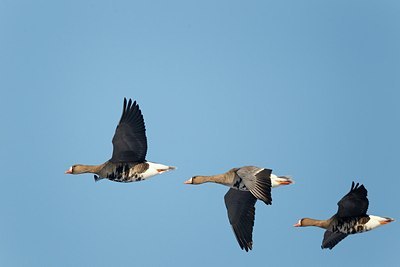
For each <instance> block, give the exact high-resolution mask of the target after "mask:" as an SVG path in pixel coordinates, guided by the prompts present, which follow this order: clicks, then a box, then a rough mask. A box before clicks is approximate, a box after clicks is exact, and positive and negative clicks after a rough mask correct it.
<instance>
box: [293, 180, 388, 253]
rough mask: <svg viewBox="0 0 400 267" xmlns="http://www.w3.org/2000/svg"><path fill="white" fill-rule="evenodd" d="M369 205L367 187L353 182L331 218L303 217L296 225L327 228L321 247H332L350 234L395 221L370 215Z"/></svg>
mask: <svg viewBox="0 0 400 267" xmlns="http://www.w3.org/2000/svg"><path fill="white" fill-rule="evenodd" d="M368 205H369V201H368V198H367V189H366V188H365V187H364V185H361V186H359V184H358V183H357V184H356V185H355V184H354V182H353V183H352V186H351V189H350V192H349V193H347V194H346V195H345V196H344V197H343V198H342V199H341V200H340V201H339V202H338V206H339V208H338V212H337V213H336V214H335V215H333V216H332V217H331V218H330V219H328V220H316V219H311V218H303V219H301V220H299V221H298V223H297V224H295V225H294V226H295V227H305V226H317V227H320V228H323V229H326V231H325V234H324V238H323V241H322V246H321V247H322V248H323V249H324V248H329V249H332V248H333V247H335V246H336V245H337V244H338V243H339V242H340V241H341V240H343V239H344V238H346V237H347V236H348V235H351V234H358V233H363V232H367V231H370V230H373V229H375V228H377V227H379V226H381V225H384V224H388V223H390V222H392V221H394V219H392V218H389V217H380V216H375V215H368V214H367V210H368Z"/></svg>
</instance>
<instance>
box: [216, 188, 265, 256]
mask: <svg viewBox="0 0 400 267" xmlns="http://www.w3.org/2000/svg"><path fill="white" fill-rule="evenodd" d="M224 200H225V206H226V209H227V210H228V218H229V223H230V224H231V226H232V229H233V232H234V233H235V236H236V240H237V241H238V243H239V246H240V248H241V249H244V250H246V251H249V249H250V250H251V249H252V248H253V226H254V219H255V207H254V206H255V204H256V201H257V199H256V198H255V197H254V196H253V195H252V194H251V193H250V192H249V191H239V190H236V189H233V188H231V189H229V191H228V193H226V194H225V197H224Z"/></svg>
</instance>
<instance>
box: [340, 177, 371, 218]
mask: <svg viewBox="0 0 400 267" xmlns="http://www.w3.org/2000/svg"><path fill="white" fill-rule="evenodd" d="M367 193H368V191H367V189H365V187H364V185H361V186H359V183H357V184H354V182H353V183H352V184H351V189H350V192H349V193H347V195H345V196H344V197H343V198H342V199H341V200H340V201H339V202H338V206H339V208H338V212H337V216H338V217H339V218H343V217H359V216H366V215H367V210H368V204H369V201H368V198H367Z"/></svg>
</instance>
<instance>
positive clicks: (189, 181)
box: [183, 178, 193, 184]
mask: <svg viewBox="0 0 400 267" xmlns="http://www.w3.org/2000/svg"><path fill="white" fill-rule="evenodd" d="M183 183H184V184H193V181H192V178H190V179H189V180H187V181H185V182H183Z"/></svg>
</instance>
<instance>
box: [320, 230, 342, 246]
mask: <svg viewBox="0 0 400 267" xmlns="http://www.w3.org/2000/svg"><path fill="white" fill-rule="evenodd" d="M346 236H347V234H344V233H341V232H331V231H329V230H326V231H325V234H324V239H323V240H322V246H321V248H323V249H324V248H329V249H332V248H333V247H334V246H336V245H337V244H338V243H339V242H340V241H342V240H343V239H344V238H346Z"/></svg>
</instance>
